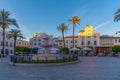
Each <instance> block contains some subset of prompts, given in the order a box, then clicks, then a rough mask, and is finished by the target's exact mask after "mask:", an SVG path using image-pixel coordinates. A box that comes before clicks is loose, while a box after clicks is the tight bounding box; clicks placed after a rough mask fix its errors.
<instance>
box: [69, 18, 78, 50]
mask: <svg viewBox="0 0 120 80" xmlns="http://www.w3.org/2000/svg"><path fill="white" fill-rule="evenodd" d="M68 22H69V23H70V24H72V26H73V48H74V28H75V26H76V24H79V22H80V19H79V17H78V16H72V18H71V19H69V20H68Z"/></svg>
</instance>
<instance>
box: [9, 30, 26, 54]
mask: <svg viewBox="0 0 120 80" xmlns="http://www.w3.org/2000/svg"><path fill="white" fill-rule="evenodd" d="M8 38H13V39H14V53H15V48H16V40H17V38H20V39H23V38H24V37H23V35H22V34H21V31H20V30H18V29H11V31H9V34H8Z"/></svg>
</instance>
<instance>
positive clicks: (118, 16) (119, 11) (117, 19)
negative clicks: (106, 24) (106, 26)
mask: <svg viewBox="0 0 120 80" xmlns="http://www.w3.org/2000/svg"><path fill="white" fill-rule="evenodd" d="M119 20H120V8H119V9H118V10H117V12H115V16H114V21H116V22H118V21H119Z"/></svg>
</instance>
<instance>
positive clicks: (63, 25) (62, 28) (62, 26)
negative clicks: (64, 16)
mask: <svg viewBox="0 0 120 80" xmlns="http://www.w3.org/2000/svg"><path fill="white" fill-rule="evenodd" d="M57 29H58V30H59V31H61V32H62V37H63V45H64V48H65V39H64V32H65V31H66V30H68V27H67V26H66V25H65V24H64V23H62V24H60V25H59V26H58V27H57Z"/></svg>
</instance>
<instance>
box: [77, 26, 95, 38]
mask: <svg viewBox="0 0 120 80" xmlns="http://www.w3.org/2000/svg"><path fill="white" fill-rule="evenodd" d="M93 33H94V31H93V27H92V26H90V25H87V26H86V27H85V29H84V30H80V31H79V32H78V36H93Z"/></svg>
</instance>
